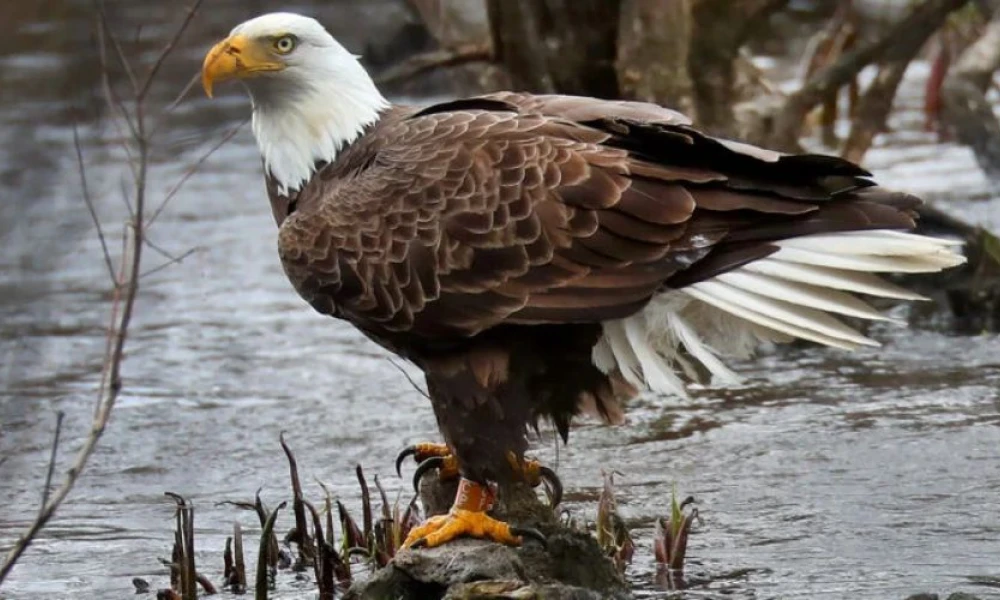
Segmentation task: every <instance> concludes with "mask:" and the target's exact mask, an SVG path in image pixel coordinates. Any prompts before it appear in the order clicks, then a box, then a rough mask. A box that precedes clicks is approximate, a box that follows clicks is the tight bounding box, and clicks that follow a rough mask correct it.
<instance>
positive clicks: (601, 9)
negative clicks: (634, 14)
mask: <svg viewBox="0 0 1000 600" xmlns="http://www.w3.org/2000/svg"><path fill="white" fill-rule="evenodd" d="M487 9H488V12H489V17H490V28H491V30H492V33H493V45H494V53H495V56H496V58H497V60H498V61H499V62H500V63H501V64H503V65H504V67H506V69H507V71H508V72H509V74H510V77H511V81H512V83H513V86H514V89H516V90H526V91H531V92H535V93H554V92H559V93H563V94H580V95H590V96H598V97H602V98H616V97H618V96H619V95H620V94H619V92H618V77H617V74H616V73H615V64H614V57H615V47H616V42H617V38H618V15H619V2H617V1H613V0H488V3H487Z"/></svg>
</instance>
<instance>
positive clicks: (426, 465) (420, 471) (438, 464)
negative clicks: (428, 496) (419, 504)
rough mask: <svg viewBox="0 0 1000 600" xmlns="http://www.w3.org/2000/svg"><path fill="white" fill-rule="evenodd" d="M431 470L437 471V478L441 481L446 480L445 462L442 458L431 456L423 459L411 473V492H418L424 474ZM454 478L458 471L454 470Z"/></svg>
mask: <svg viewBox="0 0 1000 600" xmlns="http://www.w3.org/2000/svg"><path fill="white" fill-rule="evenodd" d="M431 469H439V474H438V477H440V478H441V479H448V477H447V476H446V470H447V460H446V459H445V457H443V456H432V457H430V458H428V459H425V460H424V461H423V462H422V463H420V464H419V465H417V469H416V470H415V471H413V491H414V492H419V491H420V480H421V479H423V477H424V474H426V473H427V471H430V470H431ZM454 475H455V476H457V475H458V470H457V469H456V470H455V473H454Z"/></svg>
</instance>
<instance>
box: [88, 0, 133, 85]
mask: <svg viewBox="0 0 1000 600" xmlns="http://www.w3.org/2000/svg"><path fill="white" fill-rule="evenodd" d="M96 4H97V14H98V16H99V17H100V18H101V26H100V28H99V30H100V32H101V35H103V36H104V37H106V38H107V39H108V40H110V41H111V46H112V47H113V48H114V50H115V56H116V57H117V58H118V62H119V63H120V64H121V67H122V70H124V71H125V76H126V77H128V81H129V83H130V84H131V85H132V93H133V94H135V93H137V92H138V91H139V81H138V80H137V79H136V78H135V71H133V70H132V62H131V61H130V60H128V58H127V57H128V54H126V53H125V49H124V48H122V45H121V42H119V41H118V38H117V37H116V36H115V34H114V33H113V32H112V31H111V25H110V23H109V22H108V12H107V11H106V10H105V8H104V2H97V3H96ZM137 42H138V40H134V41H133V44H136V43H137ZM102 66H106V65H102ZM104 72H105V73H108V71H107V70H106V69H105V71H104Z"/></svg>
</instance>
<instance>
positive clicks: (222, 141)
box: [146, 117, 250, 227]
mask: <svg viewBox="0 0 1000 600" xmlns="http://www.w3.org/2000/svg"><path fill="white" fill-rule="evenodd" d="M249 122H250V118H249V117H247V118H245V119H243V120H242V121H240V123H239V124H238V125H236V126H235V127H233V128H232V129H230V130H229V131H228V132H227V133H226V135H224V136H222V139H220V140H219V141H218V142H216V143H215V144H213V145H212V147H211V148H209V149H208V150H207V151H206V152H205V153H204V154H202V155H201V157H200V158H199V159H198V160H197V161H195V163H194V164H192V165H191V167H190V168H188V169H187V170H186V171H185V172H184V174H183V175H181V178H180V179H179V180H178V181H177V183H175V184H174V186H173V187H172V188H170V191H169V192H167V195H166V196H164V197H163V202H160V205H159V206H157V207H156V209H155V210H154V211H153V214H151V215H150V216H149V221H148V223H147V225H146V226H147V227H149V226H151V225H152V224H153V223H155V222H156V219H158V218H159V217H160V215H161V214H162V213H163V210H164V209H165V208H166V207H167V204H168V203H170V201H171V200H173V198H174V196H176V195H177V192H179V191H180V189H181V188H182V187H184V184H185V183H187V181H188V179H191V176H192V175H194V174H195V173H196V172H197V171H198V170H199V169H200V168H201V166H202V165H203V164H205V161H207V160H208V159H209V158H211V157H212V155H213V154H215V152H216V151H217V150H218V149H219V148H221V147H223V146H224V145H226V142H228V141H229V140H231V139H233V137H234V136H235V135H236V134H237V133H239V131H240V129H243V127H244V126H245V125H246V124H247V123H249Z"/></svg>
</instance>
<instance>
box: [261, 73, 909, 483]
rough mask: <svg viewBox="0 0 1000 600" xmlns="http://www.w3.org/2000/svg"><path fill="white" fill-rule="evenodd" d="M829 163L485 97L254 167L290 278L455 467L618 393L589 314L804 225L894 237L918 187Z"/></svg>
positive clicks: (592, 111)
mask: <svg viewBox="0 0 1000 600" xmlns="http://www.w3.org/2000/svg"><path fill="white" fill-rule="evenodd" d="M866 175H867V173H866V172H864V171H863V170H861V169H860V168H858V167H856V166H854V165H852V164H850V163H848V162H845V161H843V160H840V159H836V158H830V157H821V156H783V157H779V155H777V154H775V153H771V152H768V151H765V150H760V149H756V148H752V147H749V146H745V145H741V144H733V143H731V142H724V141H719V140H715V139H713V138H711V137H708V136H706V135H703V134H701V133H699V132H697V131H696V130H694V129H692V128H691V127H690V126H689V125H688V124H687V121H686V120H685V119H684V117H682V116H681V115H679V114H678V113H675V112H673V111H669V110H666V109H663V108H660V107H657V106H654V105H649V104H640V103H626V102H610V101H601V100H595V99H589V98H571V97H559V96H530V95H520V94H512V93H505V94H496V95H491V96H483V97H480V98H473V99H467V100H459V101H455V102H450V103H445V104H442V105H437V106H432V107H430V108H426V109H423V110H417V109H412V108H403V107H394V108H391V109H389V110H388V111H387V112H386V113H384V114H383V116H382V118H381V119H380V120H379V121H378V122H377V123H376V124H374V125H373V126H371V127H370V128H369V129H368V130H367V131H366V133H365V135H363V136H362V137H361V138H359V139H358V140H357V141H355V142H354V143H353V144H351V145H350V146H348V147H347V148H345V149H343V150H342V151H341V152H340V154H339V155H338V157H337V158H336V160H335V161H333V162H332V163H330V164H326V165H323V166H321V167H320V168H319V170H318V172H317V174H316V175H315V176H314V177H313V179H312V180H311V181H310V182H309V183H308V184H307V185H306V186H305V187H304V188H303V189H302V191H301V192H299V193H295V194H292V195H291V196H281V195H279V194H278V192H277V187H276V186H275V185H274V184H273V183H272V182H270V181H269V191H270V196H271V202H272V207H273V209H274V215H275V218H276V220H277V222H278V224H279V225H280V235H279V249H280V255H281V260H282V263H283V265H284V268H285V271H286V273H287V274H288V277H289V279H290V280H291V281H292V283H293V284H294V286H295V288H296V289H297V290H298V292H299V293H300V294H301V295H302V296H303V297H304V298H305V299H306V300H307V301H308V302H309V303H310V304H311V305H312V306H313V307H314V308H315V309H316V310H318V311H320V312H322V313H325V314H329V315H333V316H336V317H339V318H342V319H346V320H347V321H349V322H351V323H352V324H354V325H355V326H356V327H358V328H359V329H360V330H361V331H363V332H364V333H365V334H366V335H367V336H369V337H370V338H371V339H373V340H375V341H376V342H378V343H379V344H381V345H382V346H384V347H386V348H388V349H390V350H391V351H393V352H396V353H398V354H400V355H402V356H404V357H406V358H407V359H409V360H411V361H413V362H414V363H415V364H416V365H418V366H419V367H420V368H421V369H423V371H424V372H425V373H426V377H427V385H428V390H429V393H430V395H431V399H432V401H433V404H434V409H435V414H436V415H437V419H438V423H439V425H440V426H441V430H442V433H443V434H444V436H445V439H446V441H447V442H448V443H449V445H450V446H451V447H452V448H453V450H454V452H455V453H456V456H457V458H458V460H459V463H460V465H461V467H462V470H463V474H464V475H465V476H466V477H469V478H471V479H474V480H479V481H483V480H487V479H494V480H496V479H500V480H502V479H504V478H505V477H506V476H507V475H508V473H507V470H508V468H509V466H508V465H509V463H508V462H507V461H506V460H505V454H506V453H507V452H508V451H514V452H516V453H518V454H520V453H521V452H523V450H524V448H525V438H524V435H525V429H526V427H527V426H529V425H530V424H532V423H533V422H535V421H536V420H537V419H539V418H550V419H552V420H553V422H554V423H555V424H556V426H557V427H558V428H559V430H560V432H561V433H562V434H563V435H564V436H565V435H566V431H567V428H568V424H569V420H570V418H571V417H572V416H573V415H574V414H576V413H578V412H579V411H580V410H582V409H584V408H587V407H593V408H596V409H597V411H598V412H599V413H602V414H603V415H604V416H606V417H608V418H612V419H613V418H616V417H617V415H618V414H619V413H618V411H619V408H618V405H617V402H618V401H619V400H621V399H622V398H624V397H627V396H629V395H631V394H632V393H634V391H635V390H634V388H633V387H632V386H630V385H629V384H627V383H625V382H624V379H622V378H621V377H620V376H619V374H617V373H615V372H611V373H610V374H608V375H606V374H605V373H603V372H602V371H601V370H599V369H598V368H597V367H595V366H594V362H593V360H592V356H591V355H592V350H593V347H594V345H595V343H596V342H597V340H598V338H599V337H600V335H601V327H602V325H601V323H602V322H603V321H607V320H611V319H621V318H625V317H628V316H629V315H632V314H633V313H635V312H636V311H639V310H641V309H642V308H643V307H644V306H645V305H646V304H647V303H648V302H649V301H650V299H651V298H652V297H653V296H654V295H655V294H657V293H659V292H662V291H664V290H667V289H670V288H680V287H683V286H686V285H690V284H693V283H696V282H699V281H703V280H706V279H708V278H711V277H714V276H716V275H719V274H721V273H725V272H727V271H730V270H732V269H735V268H738V267H741V266H743V265H745V264H747V263H748V262H750V261H753V260H757V259H760V258H762V257H765V256H767V255H769V254H771V253H772V252H774V251H775V250H776V249H777V248H776V247H775V246H774V245H773V244H771V242H774V241H777V240H782V239H786V238H791V237H795V236H801V235H806V234H815V233H824V232H838V231H851V230H861V229H909V228H911V227H912V226H913V218H912V217H913V215H912V212H911V210H912V209H913V207H914V206H915V205H916V204H917V203H918V201H917V200H916V199H915V198H913V197H911V196H907V195H904V194H896V193H890V192H887V191H884V190H882V189H880V188H877V187H873V184H872V183H871V182H870V181H869V180H867V179H865V178H864V177H865V176H866Z"/></svg>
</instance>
